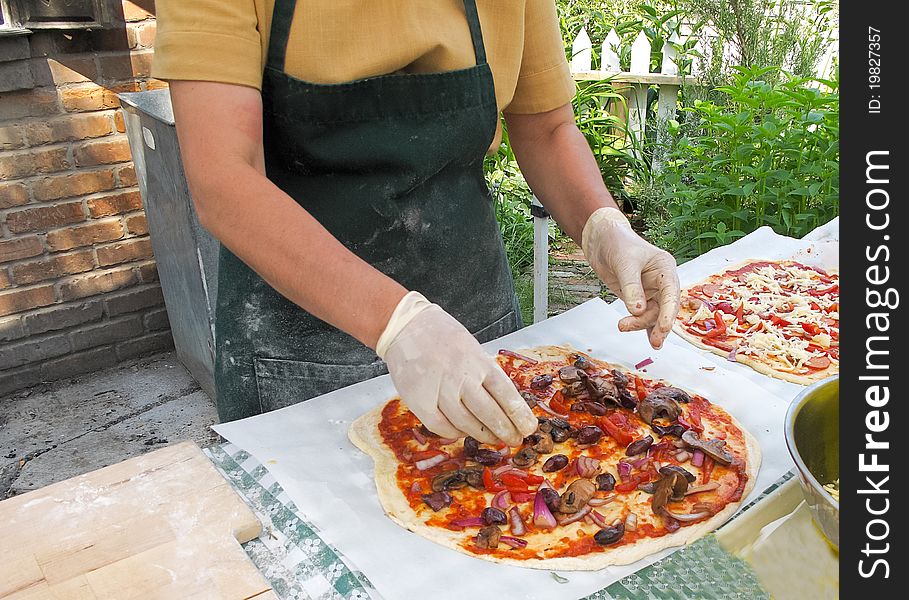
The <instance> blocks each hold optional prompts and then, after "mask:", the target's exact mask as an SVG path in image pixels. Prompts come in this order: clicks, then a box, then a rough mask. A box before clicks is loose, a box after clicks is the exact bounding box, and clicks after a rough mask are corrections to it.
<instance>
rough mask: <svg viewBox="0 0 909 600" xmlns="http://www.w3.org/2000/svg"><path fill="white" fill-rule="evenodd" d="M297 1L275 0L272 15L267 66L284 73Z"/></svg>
mask: <svg viewBox="0 0 909 600" xmlns="http://www.w3.org/2000/svg"><path fill="white" fill-rule="evenodd" d="M296 6H297V0H275V10H274V12H272V14H271V33H269V35H268V60H267V61H266V63H265V64H266V66H269V67H271V68H272V69H274V70H276V71H281V72H284V57H285V56H286V55H287V39H288V38H289V37H290V26H291V24H292V23H293V20H294V9H295V8H296Z"/></svg>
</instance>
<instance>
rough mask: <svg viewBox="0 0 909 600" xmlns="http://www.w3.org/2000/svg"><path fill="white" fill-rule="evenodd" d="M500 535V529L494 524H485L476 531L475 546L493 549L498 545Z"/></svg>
mask: <svg viewBox="0 0 909 600" xmlns="http://www.w3.org/2000/svg"><path fill="white" fill-rule="evenodd" d="M500 537H502V530H501V529H499V528H498V526H496V525H487V526H486V527H483V528H482V529H480V531H478V532H477V538H476V542H477V546H479V547H480V548H489V549H494V548H497V547H498V546H499V538H500Z"/></svg>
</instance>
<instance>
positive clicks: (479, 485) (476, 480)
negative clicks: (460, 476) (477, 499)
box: [461, 467, 486, 490]
mask: <svg viewBox="0 0 909 600" xmlns="http://www.w3.org/2000/svg"><path fill="white" fill-rule="evenodd" d="M461 472H462V473H464V480H465V481H466V482H467V485H469V486H470V487H472V488H476V489H478V490H482V489H484V488H485V487H486V485H485V484H484V483H483V467H464V468H463V469H461Z"/></svg>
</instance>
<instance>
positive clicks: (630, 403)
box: [618, 390, 638, 410]
mask: <svg viewBox="0 0 909 600" xmlns="http://www.w3.org/2000/svg"><path fill="white" fill-rule="evenodd" d="M618 404H619V406H621V407H622V408H627V409H628V410H634V409H635V408H637V406H638V399H637V398H635V397H634V396H633V395H632V394H631V392H629V391H628V390H622V391H621V392H619V399H618Z"/></svg>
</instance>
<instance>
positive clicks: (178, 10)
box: [152, 0, 262, 89]
mask: <svg viewBox="0 0 909 600" xmlns="http://www.w3.org/2000/svg"><path fill="white" fill-rule="evenodd" d="M155 6H156V10H157V33H156V35H155V56H154V60H153V62H152V76H153V77H157V78H158V79H191V80H199V81H216V82H221V83H234V84H239V85H245V86H250V87H254V88H257V89H261V88H262V39H261V37H260V33H259V28H258V17H257V14H256V6H255V3H254V1H253V0H229V1H227V0H158V1H157V2H156V3H155Z"/></svg>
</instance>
